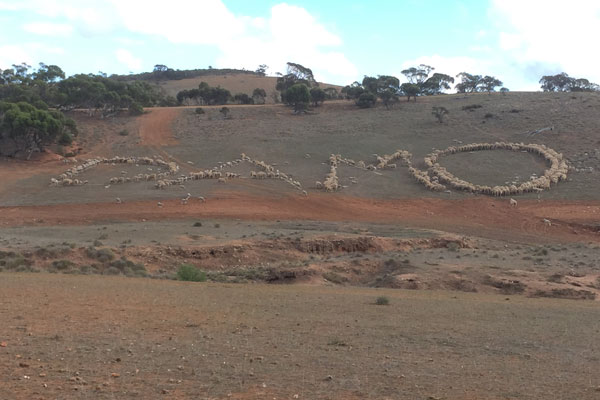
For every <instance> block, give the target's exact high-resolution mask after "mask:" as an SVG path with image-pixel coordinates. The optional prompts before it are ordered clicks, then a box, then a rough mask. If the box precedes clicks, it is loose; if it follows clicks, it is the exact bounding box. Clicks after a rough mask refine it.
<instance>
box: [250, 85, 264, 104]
mask: <svg viewBox="0 0 600 400" xmlns="http://www.w3.org/2000/svg"><path fill="white" fill-rule="evenodd" d="M266 98H267V92H266V91H265V89H262V88H256V89H254V91H253V92H252V100H254V103H255V104H265V99H266Z"/></svg>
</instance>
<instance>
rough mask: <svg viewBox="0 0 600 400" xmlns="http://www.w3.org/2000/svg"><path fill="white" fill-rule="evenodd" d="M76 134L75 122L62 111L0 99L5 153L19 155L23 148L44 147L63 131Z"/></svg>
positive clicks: (38, 148)
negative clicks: (0, 100) (47, 109)
mask: <svg viewBox="0 0 600 400" xmlns="http://www.w3.org/2000/svg"><path fill="white" fill-rule="evenodd" d="M66 132H70V133H73V134H75V133H76V129H75V123H74V122H73V121H72V120H67V118H65V116H64V115H63V114H62V113H60V112H58V111H46V110H40V109H38V108H36V107H34V106H33V105H31V104H28V103H25V102H20V103H9V102H0V139H1V140H2V143H4V145H3V148H2V153H3V154H6V155H11V156H15V155H16V154H17V153H19V152H21V151H26V152H29V154H31V153H32V152H33V151H42V150H43V149H44V147H45V146H46V145H48V144H49V143H51V142H52V141H54V140H55V139H56V138H57V137H59V135H62V134H63V133H66Z"/></svg>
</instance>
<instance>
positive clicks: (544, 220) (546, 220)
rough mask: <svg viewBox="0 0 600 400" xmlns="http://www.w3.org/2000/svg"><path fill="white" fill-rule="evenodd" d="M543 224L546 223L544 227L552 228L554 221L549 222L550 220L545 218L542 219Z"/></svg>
mask: <svg viewBox="0 0 600 400" xmlns="http://www.w3.org/2000/svg"><path fill="white" fill-rule="evenodd" d="M542 222H543V223H544V225H546V226H552V221H550V220H549V219H547V218H543V219H542Z"/></svg>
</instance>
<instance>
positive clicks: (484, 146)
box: [413, 142, 569, 196]
mask: <svg viewBox="0 0 600 400" xmlns="http://www.w3.org/2000/svg"><path fill="white" fill-rule="evenodd" d="M481 150H510V151H526V152H528V153H533V154H536V155H539V156H542V157H543V158H544V159H545V160H546V161H547V162H548V163H550V167H549V168H547V169H546V170H545V171H544V174H543V175H542V176H540V177H536V178H533V179H530V180H529V181H527V182H523V183H521V184H520V185H518V186H517V185H510V186H493V187H492V186H485V185H475V184H472V183H471V182H467V181H465V180H462V179H460V178H457V177H456V176H454V175H453V174H452V173H450V172H448V171H447V170H446V168H444V167H442V166H440V165H439V163H438V160H439V159H440V157H443V156H447V155H450V154H455V153H459V152H472V151H481ZM424 161H425V165H427V167H428V168H429V170H428V172H429V173H430V174H431V175H432V176H433V178H431V179H430V182H431V184H432V185H434V187H432V188H433V189H435V188H438V190H440V189H439V186H441V185H435V184H436V183H437V182H436V181H438V182H442V183H444V184H446V185H448V186H450V187H452V188H454V189H457V190H463V191H467V192H471V193H480V194H486V195H492V196H507V195H517V194H522V193H526V192H534V191H535V192H537V191H542V190H546V189H550V185H551V184H552V183H554V184H556V183H558V182H559V181H562V180H566V179H567V172H568V170H569V167H568V165H567V162H566V161H565V160H564V159H563V155H562V154H560V153H558V152H556V151H555V150H553V149H551V148H549V147H547V146H546V145H543V144H523V143H506V142H496V143H473V144H467V145H462V146H451V147H448V148H447V149H444V150H436V151H434V152H432V153H430V154H428V155H427V156H426V157H425V159H424ZM417 171H418V170H417ZM419 172H420V171H419ZM413 175H414V174H413ZM426 186H427V185H426Z"/></svg>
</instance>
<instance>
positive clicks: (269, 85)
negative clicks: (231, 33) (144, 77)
mask: <svg viewBox="0 0 600 400" xmlns="http://www.w3.org/2000/svg"><path fill="white" fill-rule="evenodd" d="M200 82H206V83H208V84H209V85H210V86H220V87H222V88H224V89H227V90H229V91H230V92H231V94H232V95H235V94H237V93H245V94H247V95H249V96H252V91H253V90H254V89H256V88H260V89H264V90H265V92H266V93H267V98H266V103H267V104H273V103H274V101H273V93H275V92H276V90H275V85H276V84H277V78H276V77H273V76H259V75H253V74H241V73H232V74H215V75H202V76H198V77H195V78H186V79H180V80H169V81H159V82H157V83H155V84H156V85H157V86H158V87H159V88H161V89H162V91H163V92H164V93H165V94H166V95H169V96H173V97H174V96H176V95H177V93H178V92H180V91H181V90H184V89H193V88H197V87H198V85H199V84H200ZM319 87H321V88H323V89H325V88H328V87H333V88H336V89H338V91H339V90H341V88H342V87H341V86H336V85H330V84H327V83H319Z"/></svg>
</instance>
